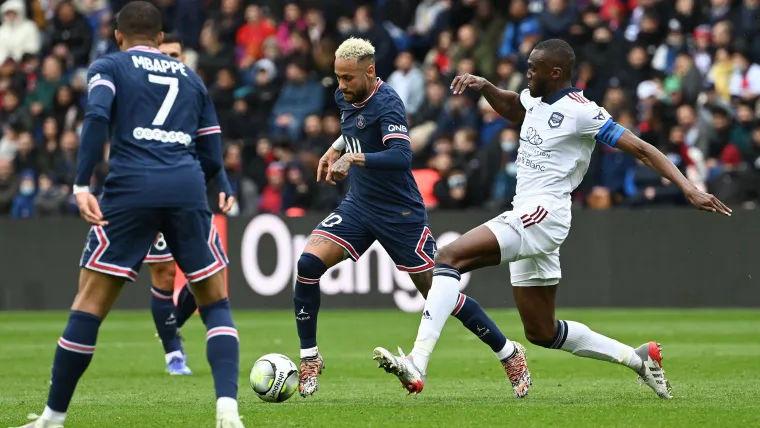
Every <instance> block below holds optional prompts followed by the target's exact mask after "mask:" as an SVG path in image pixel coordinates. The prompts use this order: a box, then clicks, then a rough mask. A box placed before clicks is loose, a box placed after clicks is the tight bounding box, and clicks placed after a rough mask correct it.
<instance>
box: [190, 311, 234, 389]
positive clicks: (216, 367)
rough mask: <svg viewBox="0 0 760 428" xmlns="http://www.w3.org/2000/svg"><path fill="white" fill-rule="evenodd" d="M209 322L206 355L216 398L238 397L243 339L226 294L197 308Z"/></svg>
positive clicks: (206, 321) (206, 323) (205, 322)
mask: <svg viewBox="0 0 760 428" xmlns="http://www.w3.org/2000/svg"><path fill="white" fill-rule="evenodd" d="M198 309H199V311H200V314H201V319H202V320H203V324H205V325H206V357H207V358H208V363H209V365H210V366H211V374H212V376H213V377H214V388H215V389H216V398H221V397H228V398H232V399H235V400H236V399H237V393H238V374H239V372H240V343H239V342H238V332H237V329H236V328H235V323H234V322H233V321H232V311H231V310H230V302H229V300H227V298H224V299H222V300H219V301H218V302H216V303H212V304H210V305H208V306H201V307H200V308H198Z"/></svg>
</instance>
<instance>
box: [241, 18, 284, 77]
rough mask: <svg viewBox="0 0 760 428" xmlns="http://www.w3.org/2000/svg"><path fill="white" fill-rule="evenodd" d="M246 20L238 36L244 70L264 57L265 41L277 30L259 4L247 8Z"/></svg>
mask: <svg viewBox="0 0 760 428" xmlns="http://www.w3.org/2000/svg"><path fill="white" fill-rule="evenodd" d="M245 20H246V23H245V24H244V25H243V26H242V27H240V29H239V30H238V32H237V36H236V41H237V46H238V47H240V48H241V50H242V54H241V56H242V58H241V59H240V67H241V68H243V69H244V70H245V69H248V68H250V67H251V66H252V65H253V64H254V63H255V62H256V61H258V60H260V59H261V58H263V57H264V41H265V40H266V39H267V38H269V37H270V36H273V35H274V34H275V33H276V31H277V30H276V29H275V26H274V23H273V22H272V20H271V19H270V18H269V17H266V16H264V14H263V13H262V11H261V7H260V6H259V5H256V4H252V5H250V6H248V7H247V8H246V9H245Z"/></svg>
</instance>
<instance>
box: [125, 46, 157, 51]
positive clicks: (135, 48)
mask: <svg viewBox="0 0 760 428" xmlns="http://www.w3.org/2000/svg"><path fill="white" fill-rule="evenodd" d="M129 51H140V52H153V53H161V51H160V50H158V49H156V48H152V47H150V46H143V45H139V46H132V47H131V48H129V49H127V52H129Z"/></svg>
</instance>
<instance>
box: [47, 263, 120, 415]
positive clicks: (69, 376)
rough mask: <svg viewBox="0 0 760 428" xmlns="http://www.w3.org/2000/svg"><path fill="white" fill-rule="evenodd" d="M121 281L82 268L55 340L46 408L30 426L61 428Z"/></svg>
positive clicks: (90, 359) (116, 295)
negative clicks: (70, 303)
mask: <svg viewBox="0 0 760 428" xmlns="http://www.w3.org/2000/svg"><path fill="white" fill-rule="evenodd" d="M123 282H124V280H123V279H120V278H117V277H112V276H109V275H105V274H102V273H99V272H93V271H90V270H87V269H82V270H81V273H80V277H79V292H78V293H77V296H76V298H75V299H74V304H73V305H72V308H71V309H72V310H71V314H70V315H69V321H68V323H67V324H66V328H65V329H64V331H63V334H62V335H61V337H60V338H59V339H58V346H57V348H56V351H55V358H54V360H53V373H52V379H51V384H50V393H49V395H48V401H47V405H46V406H45V410H44V411H43V413H42V416H41V417H40V418H39V419H38V420H37V421H36V422H35V424H34V425H33V426H38V427H58V426H63V423H64V421H65V419H66V412H67V411H68V408H69V404H70V403H71V398H72V397H73V396H74V390H75V389H76V387H77V383H78V382H79V379H80V378H81V377H82V375H83V374H84V372H85V370H87V367H88V366H89V365H90V362H91V361H92V356H93V354H94V353H95V343H96V341H97V338H98V330H99V329H100V324H101V322H102V320H103V318H104V317H105V316H106V315H107V314H108V312H109V311H110V309H111V306H113V303H114V301H115V300H116V298H117V297H118V295H119V291H120V290H121V286H122V283H123Z"/></svg>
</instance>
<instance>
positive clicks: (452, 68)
mask: <svg viewBox="0 0 760 428" xmlns="http://www.w3.org/2000/svg"><path fill="white" fill-rule="evenodd" d="M125 3H126V2H125V1H105V0H76V1H61V0H27V1H24V0H5V1H3V2H1V3H0V14H2V24H1V25H0V127H1V128H2V139H0V216H3V217H5V216H11V217H13V218H18V219H23V218H29V217H36V216H53V215H75V214H77V208H76V204H75V202H74V199H73V197H72V196H71V183H72V182H73V176H74V173H75V169H76V156H77V147H78V144H79V133H80V131H81V124H82V118H83V106H84V105H85V102H86V96H87V93H86V82H85V79H86V68H87V65H88V64H89V63H90V62H92V61H93V60H95V59H96V58H98V57H99V56H101V55H105V54H107V53H110V52H114V51H117V50H118V47H117V46H116V44H115V42H114V39H113V28H114V23H113V15H114V12H115V11H118V10H119V9H120V8H121V7H122V6H123V4H125ZM156 4H157V6H158V7H159V8H160V9H161V10H162V11H163V13H164V17H165V18H164V24H165V30H166V31H167V32H172V33H175V34H177V35H179V36H180V37H181V38H182V40H183V41H184V43H185V45H186V54H187V62H188V63H189V65H190V66H191V67H192V68H193V69H195V70H196V71H197V72H198V73H199V74H200V75H201V76H202V78H203V79H204V81H205V82H206V84H207V85H208V88H209V91H210V93H211V95H212V97H213V99H214V102H215V104H216V108H217V113H218V115H219V120H220V122H221V125H222V129H223V135H224V140H225V150H224V156H225V168H226V170H227V173H228V175H229V177H230V182H231V184H232V186H233V189H234V191H235V192H236V194H237V196H238V199H239V204H238V206H237V207H236V208H235V210H234V212H233V215H245V216H249V215H253V214H256V213H258V212H270V213H284V214H286V215H294V216H295V215H300V214H302V213H303V212H305V211H317V210H318V211H328V210H331V209H333V208H334V206H335V205H336V204H337V203H338V201H339V200H340V198H341V197H342V196H343V194H345V192H346V191H347V183H340V184H339V185H338V186H330V185H324V184H318V183H316V182H315V176H316V174H315V171H316V163H317V160H318V158H319V157H320V156H321V155H322V154H323V153H324V151H325V150H326V149H327V148H328V147H329V145H330V144H331V143H332V142H333V141H334V140H335V139H336V138H337V137H338V136H339V135H340V123H339V112H338V111H337V110H336V108H335V103H334V98H333V94H334V91H335V89H336V87H337V83H336V80H335V78H334V75H333V59H334V51H335V49H336V47H337V46H338V45H339V44H340V43H341V41H343V40H344V39H346V38H348V37H350V36H356V37H362V38H366V39H369V40H370V41H371V42H372V43H373V44H374V46H375V47H376V52H377V71H378V75H379V76H380V77H381V78H382V79H384V80H385V81H386V82H387V83H388V84H390V85H391V86H392V87H393V88H394V89H395V90H396V91H397V92H398V93H399V95H400V96H401V98H402V99H403V101H404V103H405V106H406V112H407V117H408V121H409V125H410V135H411V139H412V149H413V151H414V160H413V163H414V173H415V177H416V178H417V181H418V183H419V185H420V189H421V191H422V193H423V195H424V197H425V203H426V205H428V207H429V208H430V209H431V210H432V209H460V210H461V209H473V208H475V209H504V208H506V207H508V205H509V203H510V202H511V199H512V197H513V195H514V192H515V184H516V179H515V170H516V167H515V164H514V161H515V159H516V152H517V147H518V134H517V132H516V131H515V130H514V129H513V127H510V126H511V124H509V123H507V122H506V121H505V120H504V119H503V118H501V117H499V116H498V115H497V114H496V113H495V112H494V111H493V110H492V109H491V108H490V107H489V106H488V104H487V103H486V102H485V101H484V100H483V99H482V98H480V97H479V94H477V93H469V94H467V95H466V96H456V97H452V96H450V91H449V84H450V82H451V80H452V78H453V76H454V75H456V74H462V73H475V74H479V75H482V76H485V77H487V78H488V79H491V80H492V81H493V82H494V83H496V84H497V85H498V86H499V87H501V88H503V89H509V90H513V91H520V90H522V89H523V88H525V87H526V82H525V77H524V75H525V71H526V58H527V56H528V54H529V53H530V51H531V49H532V47H533V46H534V45H535V44H536V43H537V42H539V41H540V40H542V39H547V38H555V37H559V38H563V39H565V40H567V41H568V42H570V44H571V45H572V46H573V47H574V49H575V52H576V56H577V59H578V60H577V63H576V70H575V75H574V81H575V85H576V86H577V87H578V88H581V89H583V90H584V91H585V96H586V97H587V98H589V99H591V100H593V101H596V102H597V103H599V104H600V105H602V106H604V107H605V108H606V109H607V110H608V111H609V112H610V113H611V114H613V115H614V117H616V118H617V121H618V122H619V123H620V124H621V125H623V126H625V127H627V128H628V129H630V130H631V131H632V132H634V133H636V134H638V135H640V136H641V137H642V138H644V139H645V140H646V141H648V142H650V143H652V144H654V145H656V146H657V147H658V148H660V149H661V150H662V151H663V152H665V153H666V154H667V155H668V157H670V159H671V160H672V161H673V162H674V163H675V164H676V165H678V167H679V168H681V169H682V171H683V172H684V173H685V174H686V175H687V176H688V177H689V179H690V180H692V181H693V182H695V183H697V184H698V185H699V186H701V187H702V188H706V189H708V190H709V191H711V192H713V193H715V194H716V196H718V197H719V198H721V199H722V200H724V201H725V202H726V203H728V204H729V205H731V206H732V207H734V208H739V207H744V208H745V209H753V208H755V206H756V204H757V203H758V202H760V120H759V117H760V108H759V107H760V104H758V98H759V96H760V0H733V1H732V0H575V1H571V0H493V1H492V0H375V1H364V2H361V1H350V0H311V1H309V0H303V1H296V2H292V1H283V0H221V1H220V0H157V1H156ZM107 156H108V150H106V153H105V157H106V159H107ZM107 172H108V166H107V163H106V162H105V161H104V162H103V164H102V165H101V166H100V167H99V168H98V170H97V172H96V174H95V176H94V177H93V182H92V188H93V191H95V192H100V191H102V182H103V179H104V177H105V175H106V174H107ZM210 192H212V193H213V190H212V189H210ZM574 202H575V204H576V205H577V206H578V207H587V208H591V209H607V208H612V207H647V208H651V207H660V206H674V205H684V204H685V203H686V201H685V200H684V199H683V197H682V196H681V194H680V192H679V190H678V189H677V188H676V187H675V186H674V185H672V184H671V183H669V182H668V181H667V180H663V179H661V178H659V176H657V175H656V174H655V173H653V172H651V171H649V170H648V169H647V168H646V167H645V166H643V165H642V164H640V163H637V161H635V160H634V159H633V158H631V157H630V156H627V155H624V154H622V153H620V152H619V151H617V150H615V149H611V148H608V147H606V146H601V145H600V146H598V147H597V149H596V151H595V153H594V156H593V160H592V163H591V167H590V170H589V173H588V174H587V176H586V179H585V181H584V182H583V183H582V185H581V186H580V187H579V189H578V190H577V191H576V192H575V194H574Z"/></svg>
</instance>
